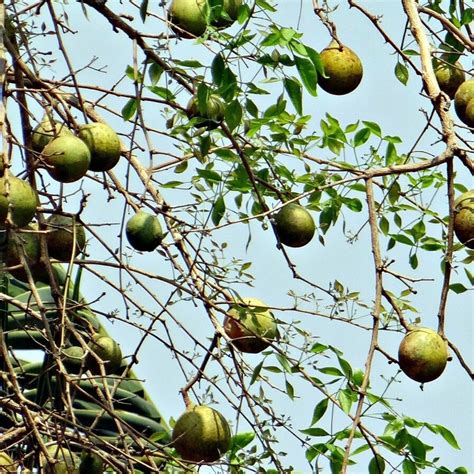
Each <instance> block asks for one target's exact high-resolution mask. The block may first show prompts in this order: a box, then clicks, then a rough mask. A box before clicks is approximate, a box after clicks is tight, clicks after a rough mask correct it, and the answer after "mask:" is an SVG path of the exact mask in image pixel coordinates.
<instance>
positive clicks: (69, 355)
mask: <svg viewBox="0 0 474 474" xmlns="http://www.w3.org/2000/svg"><path fill="white" fill-rule="evenodd" d="M84 355H85V352H84V349H83V348H82V347H81V346H70V347H66V348H64V349H63V350H62V354H61V359H62V362H63V364H64V367H65V368H66V370H67V371H68V372H70V373H73V374H77V373H79V372H80V370H81V367H82V365H83V361H84Z"/></svg>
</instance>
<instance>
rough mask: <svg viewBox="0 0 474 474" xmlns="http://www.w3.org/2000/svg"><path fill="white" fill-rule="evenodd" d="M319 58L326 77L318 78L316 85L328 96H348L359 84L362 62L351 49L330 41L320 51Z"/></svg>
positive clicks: (361, 74)
mask: <svg viewBox="0 0 474 474" xmlns="http://www.w3.org/2000/svg"><path fill="white" fill-rule="evenodd" d="M320 58H321V62H322V63H323V66H324V72H325V75H326V76H327V77H322V76H320V77H318V84H319V85H320V86H321V88H322V89H323V90H325V91H326V92H328V93H329V94H334V95H344V94H349V93H350V92H352V91H353V90H354V89H355V88H356V87H357V86H358V85H359V84H360V81H361V80H362V76H363V67H362V62H361V61H360V59H359V56H357V54H356V53H355V52H354V51H352V49H350V48H348V47H347V46H344V45H340V44H339V43H338V42H337V41H336V40H332V41H331V42H330V43H329V45H328V46H327V47H326V48H324V49H323V50H322V51H321V53H320Z"/></svg>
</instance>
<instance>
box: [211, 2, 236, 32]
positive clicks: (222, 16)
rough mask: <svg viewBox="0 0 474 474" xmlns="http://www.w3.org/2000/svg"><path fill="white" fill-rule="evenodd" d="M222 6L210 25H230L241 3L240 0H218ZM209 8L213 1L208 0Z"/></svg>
mask: <svg viewBox="0 0 474 474" xmlns="http://www.w3.org/2000/svg"><path fill="white" fill-rule="evenodd" d="M220 1H221V2H222V3H221V4H222V8H221V9H220V11H218V12H217V16H216V17H215V18H214V20H213V21H212V26H214V27H216V28H227V27H228V26H230V25H232V23H234V21H235V20H237V16H238V14H239V7H240V5H242V0H220ZM209 3H210V5H211V8H212V6H213V3H214V2H213V1H212V0H210V2H209Z"/></svg>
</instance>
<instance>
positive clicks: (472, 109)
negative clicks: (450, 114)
mask: <svg viewBox="0 0 474 474" xmlns="http://www.w3.org/2000/svg"><path fill="white" fill-rule="evenodd" d="M454 109H455V110H456V114H457V115H458V117H459V118H460V119H461V120H462V121H463V122H464V123H465V124H466V125H467V126H468V127H474V78H472V79H469V80H467V81H464V82H463V83H462V84H461V85H460V86H459V87H458V90H457V91H456V94H455V96H454Z"/></svg>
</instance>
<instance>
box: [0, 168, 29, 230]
mask: <svg viewBox="0 0 474 474" xmlns="http://www.w3.org/2000/svg"><path fill="white" fill-rule="evenodd" d="M7 182H8V193H7ZM36 204H37V197H36V193H35V191H34V190H33V188H32V187H31V186H30V185H29V183H27V182H26V181H23V180H22V179H19V178H17V177H15V176H12V175H8V178H7V177H6V176H3V177H1V178H0V227H2V226H3V225H4V224H5V223H6V220H7V215H8V207H9V206H10V210H11V214H10V216H11V220H12V221H13V223H14V224H15V225H17V226H18V227H24V226H26V225H27V224H28V223H29V222H31V220H32V219H33V216H34V215H35V212H36Z"/></svg>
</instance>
